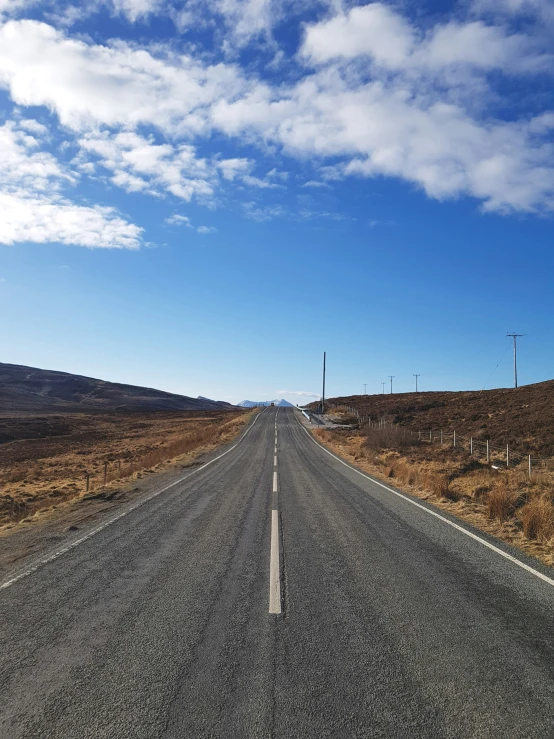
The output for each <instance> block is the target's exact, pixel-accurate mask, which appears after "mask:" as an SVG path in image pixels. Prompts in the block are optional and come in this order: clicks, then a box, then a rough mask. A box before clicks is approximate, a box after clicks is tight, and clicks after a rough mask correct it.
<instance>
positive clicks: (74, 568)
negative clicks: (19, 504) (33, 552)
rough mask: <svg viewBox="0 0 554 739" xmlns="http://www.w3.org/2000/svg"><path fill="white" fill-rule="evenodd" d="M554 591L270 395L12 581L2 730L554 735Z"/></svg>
mask: <svg viewBox="0 0 554 739" xmlns="http://www.w3.org/2000/svg"><path fill="white" fill-rule="evenodd" d="M275 428H277V472H278V478H277V479H278V485H277V489H278V492H277V493H274V492H273V473H274V471H275V465H274V463H275V459H274V456H275ZM273 510H277V511H278V513H277V514H273ZM441 515H442V514H441ZM276 516H277V517H278V521H279V537H278V542H274V545H275V546H276V545H277V543H278V545H279V554H278V555H277V561H276V562H275V561H274V562H273V564H274V565H275V566H276V567H277V573H278V579H277V587H278V592H279V600H278V603H279V610H281V613H269V609H270V561H271V552H272V551H273V555H274V558H275V552H276V548H275V546H274V547H273V548H272V546H271V534H272V518H275V517H276ZM464 528H467V527H464ZM273 529H274V531H273V533H274V534H275V526H274V527H273ZM484 538H485V539H486V537H484ZM487 541H490V540H488V539H487ZM498 546H499V548H501V549H502V550H503V551H506V552H508V551H510V550H509V549H508V548H507V547H505V546H504V545H498ZM512 554H513V552H512ZM515 556H516V557H517V558H518V560H519V561H521V562H523V563H527V564H528V565H531V567H533V568H535V569H540V570H541V571H542V572H543V573H547V574H548V575H549V576H552V575H553V573H552V572H550V573H549V572H548V571H547V569H545V568H542V569H541V568H540V567H539V566H538V565H537V564H536V563H534V562H531V561H529V560H526V559H525V558H524V557H523V556H522V555H519V554H517V555H515ZM274 585H275V583H274ZM553 607H554V586H553V585H552V584H550V583H549V582H546V581H544V580H541V579H540V578H539V577H537V575H536V574H534V573H533V572H529V571H528V570H525V569H523V568H521V567H519V566H517V565H516V564H515V563H513V562H511V561H509V560H507V559H506V558H504V557H502V556H501V555H500V554H498V553H497V552H494V551H493V550H491V549H490V548H487V547H486V546H485V545H484V544H483V543H482V542H480V541H477V540H475V539H472V538H470V537H468V536H467V535H465V534H464V533H463V532H461V531H459V530H457V529H456V528H453V527H452V526H449V525H448V524H447V523H446V522H445V521H442V520H441V519H440V518H437V517H436V516H433V515H431V514H430V513H429V512H428V509H427V508H426V507H425V506H422V507H417V506H414V505H412V504H411V503H410V502H408V501H407V500H406V499H404V498H402V497H398V496H396V495H394V493H392V492H390V491H388V490H386V489H384V488H383V487H382V486H379V485H378V484H376V483H374V482H371V481H370V480H368V479H366V478H365V477H362V476H361V475H359V474H357V473H356V472H354V471H353V470H352V469H350V468H348V467H346V466H344V465H343V464H341V463H340V462H339V461H337V460H336V459H334V458H333V457H332V456H330V455H329V454H327V453H326V452H325V451H323V450H322V449H321V448H320V447H318V446H317V445H316V444H315V443H314V442H313V441H312V440H311V439H310V438H309V436H308V434H307V433H306V431H305V430H304V429H303V428H302V427H301V425H300V424H299V423H298V421H297V420H296V418H295V415H294V413H293V412H292V411H291V410H284V409H279V410H278V411H277V410H276V409H274V408H271V409H267V410H266V411H264V412H263V413H262V414H261V415H259V416H258V419H257V421H256V423H255V425H254V426H253V427H251V428H250V430H249V431H248V433H247V435H246V436H245V438H244V439H243V440H242V441H240V443H239V444H238V445H237V446H236V447H235V448H234V449H232V450H231V451H230V452H229V453H228V454H226V455H225V456H223V457H222V458H220V459H218V460H217V461H215V462H213V463H212V464H210V465H209V466H207V467H205V468H204V469H200V470H199V471H197V472H195V473H194V474H193V475H192V476H190V477H189V478H188V479H187V480H185V481H183V482H182V483H179V484H178V485H175V486H173V487H172V488H170V489H169V490H167V491H166V492H164V493H162V494H161V495H159V496H157V497H155V498H153V499H152V500H150V501H147V502H145V503H144V504H143V505H141V506H140V507H137V508H136V509H134V510H132V511H131V512H129V513H128V514H127V515H125V516H124V517H122V518H120V519H119V520H117V521H115V522H113V523H112V524H111V525H109V526H107V527H105V528H102V529H101V530H99V531H98V532H97V533H96V534H95V535H93V536H91V537H90V538H88V539H86V540H84V541H82V542H81V543H79V544H78V545H76V546H74V547H73V548H72V549H70V550H68V551H66V552H65V553H62V554H60V555H59V556H56V557H55V558H54V559H52V560H51V561H50V562H48V563H46V564H43V565H41V566H40V567H38V569H36V570H35V571H33V572H30V573H29V574H28V575H27V576H25V577H22V578H20V579H18V580H16V581H14V582H13V583H12V584H10V585H9V586H8V587H5V588H3V589H1V590H0V624H1V632H0V633H1V654H0V696H1V699H0V736H1V737H2V739H4V738H6V739H8V738H9V739H18V738H20V737H21V738H23V737H24V738H25V739H31V738H32V737H37V738H38V737H40V739H47V738H49V737H59V738H60V739H61V738H62V737H63V738H64V739H73V738H75V739H77V738H79V739H85V738H88V737H91V738H93V737H94V739H101V738H102V737H110V738H112V737H113V738H114V739H120V738H121V739H123V738H126V737H129V738H133V739H140V738H143V737H144V738H147V737H148V738H149V739H150V738H154V737H168V738H169V737H174V738H179V739H185V738H186V739H188V738H189V737H190V738H191V739H196V738H200V737H237V738H239V737H314V738H315V737H318V739H319V738H320V737H387V738H388V737H403V738H404V737H406V739H408V738H409V739H415V738H417V737H429V738H432V739H440V738H441V737H464V738H467V739H477V738H480V737H499V738H501V739H511V738H513V739H525V738H527V737H537V738H540V739H547V738H549V737H554V680H553V678H554V629H553V626H554V617H553V614H554V608H553Z"/></svg>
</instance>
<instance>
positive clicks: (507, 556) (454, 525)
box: [296, 418, 554, 587]
mask: <svg viewBox="0 0 554 739" xmlns="http://www.w3.org/2000/svg"><path fill="white" fill-rule="evenodd" d="M296 420H297V421H298V418H297V419H296ZM298 423H299V424H300V428H302V429H303V430H304V431H305V432H306V433H307V434H308V436H309V437H310V439H311V440H312V441H313V442H314V444H317V446H318V447H320V448H321V449H322V450H323V451H324V452H325V453H326V454H329V455H330V456H331V457H334V459H336V460H337V462H340V463H341V464H343V465H344V466H345V467H348V469H349V470H352V472H357V473H358V475H361V476H362V477H365V478H366V479H367V480H369V481H370V482H372V483H374V484H375V485H379V487H382V488H384V489H385V490H388V492H389V493H392V494H393V495H396V496H398V497H399V498H402V499H403V500H405V501H406V502H407V503H411V504H412V505H414V506H416V508H420V509H421V510H422V511H425V513H428V514H429V515H430V516H434V517H435V518H438V519H439V520H440V521H443V522H444V523H446V524H448V526H452V528H453V529H457V530H458V531H460V532H461V533H462V534H465V535H466V536H469V538H470V539H474V540H475V541H478V542H479V543H480V544H482V545H483V546H485V547H487V549H490V550H491V551H493V552H496V554H499V555H500V556H501V557H504V559H507V560H509V561H510V562H513V563H514V564H515V565H517V566H518V567H521V568H522V569H523V570H526V571H527V572H530V573H531V574H532V575H535V577H538V578H539V579H540V580H543V581H544V582H546V583H548V584H549V585H552V586H553V587H554V580H552V579H551V578H550V577H547V576H546V575H543V574H542V572H539V571H538V570H535V569H533V568H532V567H529V565H526V564H525V562H520V560H519V559H516V557H512V555H511V554H508V553H507V552H503V551H502V549H499V548H498V547H495V546H494V544H490V543H489V542H488V541H486V540H485V539H482V538H481V537H480V536H477V535H476V534H473V533H472V532H471V531H468V530H467V529H464V527H463V526H459V525H458V524H457V523H454V522H453V521H449V520H448V519H447V518H445V517H444V516H441V515H440V513H436V512H435V511H431V510H429V508H426V507H425V506H423V505H421V503H417V502H416V501H415V500H412V499H411V498H409V497H408V496H407V495H403V494H402V493H399V492H398V491H397V490H393V489H392V488H389V487H388V485H384V484H383V483H382V482H379V481H378V480H375V479H374V478H373V477H370V476H369V475H366V474H364V473H363V472H360V470H357V469H356V468H355V467H352V465H350V464H348V462H345V461H344V460H342V459H341V458H340V457H337V455H336V454H333V452H330V451H329V450H328V449H325V447H324V446H323V445H322V444H320V443H319V441H316V440H315V439H314V437H313V436H312V435H311V434H310V432H309V431H308V430H307V429H306V428H304V426H302V424H301V423H300V421H298Z"/></svg>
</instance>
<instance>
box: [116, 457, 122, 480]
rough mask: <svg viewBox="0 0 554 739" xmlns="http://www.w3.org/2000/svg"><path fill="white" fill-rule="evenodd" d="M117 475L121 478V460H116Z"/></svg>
mask: <svg viewBox="0 0 554 739" xmlns="http://www.w3.org/2000/svg"><path fill="white" fill-rule="evenodd" d="M117 474H118V476H119V477H121V460H120V459H118V460H117Z"/></svg>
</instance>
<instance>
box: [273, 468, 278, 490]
mask: <svg viewBox="0 0 554 739" xmlns="http://www.w3.org/2000/svg"><path fill="white" fill-rule="evenodd" d="M273 492H274V493H276V492H277V471H274V472H273Z"/></svg>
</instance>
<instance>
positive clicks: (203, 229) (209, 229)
mask: <svg viewBox="0 0 554 739" xmlns="http://www.w3.org/2000/svg"><path fill="white" fill-rule="evenodd" d="M196 230H197V232H198V233H199V234H202V235H203V236H206V235H207V234H214V233H216V232H217V228H215V226H198V228H197V229H196Z"/></svg>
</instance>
